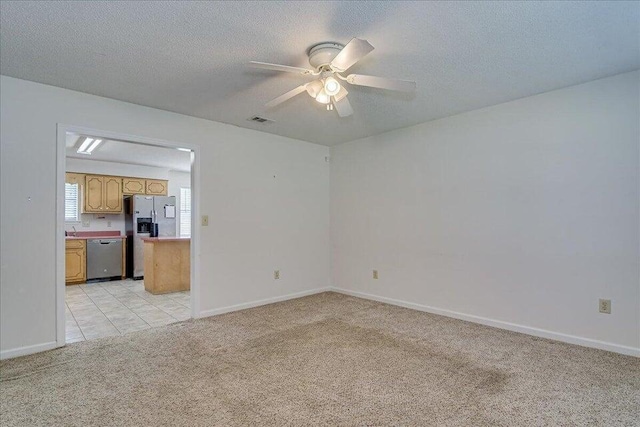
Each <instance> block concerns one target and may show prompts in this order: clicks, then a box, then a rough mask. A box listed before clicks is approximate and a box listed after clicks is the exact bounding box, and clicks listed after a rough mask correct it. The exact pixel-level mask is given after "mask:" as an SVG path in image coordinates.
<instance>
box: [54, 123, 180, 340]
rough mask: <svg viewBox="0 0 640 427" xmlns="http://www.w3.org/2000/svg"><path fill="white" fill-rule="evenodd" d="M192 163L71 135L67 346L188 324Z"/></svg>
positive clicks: (160, 151)
mask: <svg viewBox="0 0 640 427" xmlns="http://www.w3.org/2000/svg"><path fill="white" fill-rule="evenodd" d="M96 141H98V142H97V143H96ZM190 165H191V153H190V152H187V150H176V149H169V148H164V147H155V146H149V145H143V144H136V143H131V142H126V141H115V140H107V139H104V138H100V137H97V136H88V135H75V134H68V135H67V147H66V174H65V283H66V285H67V286H66V292H65V294H66V296H65V303H66V304H65V305H66V307H65V310H66V338H67V342H74V341H83V340H88V339H94V338H101V337H105V336H111V335H120V334H125V333H129V332H134V331H137V330H142V329H148V328H150V327H154V326H161V325H165V324H169V323H173V322H177V321H181V320H186V319H189V318H190V317H191V312H190V307H191V301H190V283H189V279H190V250H189V248H190V233H191V193H190V190H191V189H190V187H191V185H190V181H191V178H190Z"/></svg>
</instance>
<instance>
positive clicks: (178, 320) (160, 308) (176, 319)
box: [134, 291, 191, 322]
mask: <svg viewBox="0 0 640 427" xmlns="http://www.w3.org/2000/svg"><path fill="white" fill-rule="evenodd" d="M145 292H146V291H145ZM134 293H135V294H136V295H137V293H136V292H134ZM152 295H153V294H152ZM140 298H142V299H143V300H145V301H147V302H148V303H149V304H151V305H152V306H154V307H155V308H157V309H158V310H160V311H162V312H163V313H165V314H166V315H168V316H170V317H171V318H172V319H175V321H176V322H182V320H180V319H178V318H176V317H174V316H173V315H172V314H171V313H168V312H166V311H165V310H163V309H162V307H158V306H157V305H155V304H154V303H153V302H151V301H149V300H148V299H146V298H144V297H142V296H140ZM167 298H169V299H170V300H171V301H174V300H173V299H172V298H170V297H167ZM176 303H177V304H180V303H179V302H176ZM180 305H183V304H180ZM183 306H184V305H183ZM186 308H190V307H186ZM189 318H191V316H189Z"/></svg>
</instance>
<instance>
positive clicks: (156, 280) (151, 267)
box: [142, 237, 191, 294]
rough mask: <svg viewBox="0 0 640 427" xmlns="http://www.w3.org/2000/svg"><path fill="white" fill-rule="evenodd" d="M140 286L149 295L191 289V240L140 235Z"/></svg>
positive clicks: (187, 238)
mask: <svg viewBox="0 0 640 427" xmlns="http://www.w3.org/2000/svg"><path fill="white" fill-rule="evenodd" d="M142 241H143V242H144V288H145V290H147V292H151V293H152V294H165V293H169V292H180V291H188V290H189V289H190V288H191V258H190V256H191V254H190V246H191V239H190V238H189V237H143V238H142Z"/></svg>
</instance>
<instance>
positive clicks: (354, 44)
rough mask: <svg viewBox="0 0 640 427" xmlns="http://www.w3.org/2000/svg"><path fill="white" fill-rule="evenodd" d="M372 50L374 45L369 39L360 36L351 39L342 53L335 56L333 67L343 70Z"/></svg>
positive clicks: (332, 62)
mask: <svg viewBox="0 0 640 427" xmlns="http://www.w3.org/2000/svg"><path fill="white" fill-rule="evenodd" d="M372 50H373V46H371V44H370V43H369V42H368V41H366V40H362V39H358V38H354V39H351V41H350V42H349V43H347V45H346V46H345V47H344V48H343V49H342V50H341V51H340V53H339V54H338V55H337V56H336V57H335V58H333V61H331V67H333V68H334V69H335V70H337V71H339V72H343V71H345V70H347V69H348V68H350V67H351V66H352V65H353V64H355V63H356V62H358V61H360V60H361V59H362V58H364V57H365V55H366V54H368V53H369V52H371V51H372Z"/></svg>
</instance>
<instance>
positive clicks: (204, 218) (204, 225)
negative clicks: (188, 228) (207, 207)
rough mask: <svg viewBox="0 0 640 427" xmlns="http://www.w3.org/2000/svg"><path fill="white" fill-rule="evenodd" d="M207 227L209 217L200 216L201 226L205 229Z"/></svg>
mask: <svg viewBox="0 0 640 427" xmlns="http://www.w3.org/2000/svg"><path fill="white" fill-rule="evenodd" d="M208 225H209V215H202V226H203V227H206V226H208Z"/></svg>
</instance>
